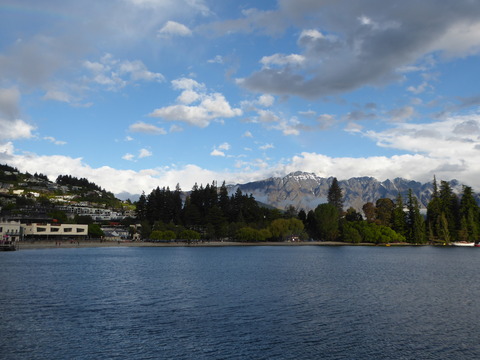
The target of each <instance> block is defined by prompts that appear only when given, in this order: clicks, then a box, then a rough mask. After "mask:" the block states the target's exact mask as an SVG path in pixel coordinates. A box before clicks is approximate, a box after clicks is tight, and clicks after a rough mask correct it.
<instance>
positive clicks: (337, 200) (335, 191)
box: [328, 177, 343, 214]
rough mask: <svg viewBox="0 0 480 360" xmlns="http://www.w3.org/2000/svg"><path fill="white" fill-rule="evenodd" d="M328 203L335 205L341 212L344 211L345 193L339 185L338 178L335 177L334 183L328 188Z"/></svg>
mask: <svg viewBox="0 0 480 360" xmlns="http://www.w3.org/2000/svg"><path fill="white" fill-rule="evenodd" d="M328 203H329V204H331V205H333V206H335V208H336V209H337V210H338V213H339V214H342V213H343V194H342V189H341V188H340V186H339V185H338V181H337V178H335V177H334V178H333V180H332V185H330V188H329V189H328Z"/></svg>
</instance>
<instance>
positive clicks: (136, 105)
mask: <svg viewBox="0 0 480 360" xmlns="http://www.w3.org/2000/svg"><path fill="white" fill-rule="evenodd" d="M0 33H1V34H2V36H1V37H0V163H3V164H8V165H11V166H14V167H17V168H18V169H19V170H20V171H28V172H30V173H32V174H33V173H36V172H37V173H42V174H44V175H47V176H48V177H49V178H50V180H53V181H54V180H55V179H56V177H57V176H58V175H61V174H63V175H66V174H68V175H72V176H76V177H85V178H87V179H89V180H90V181H92V182H95V183H96V184H98V185H100V186H101V187H103V188H105V189H106V190H108V191H111V192H113V193H115V194H117V195H119V196H123V197H129V196H130V195H134V194H141V193H142V191H144V192H145V193H149V192H150V191H151V190H152V189H154V188H156V187H157V186H159V187H160V188H162V187H167V186H168V187H170V188H174V187H175V186H176V185H177V184H179V185H180V187H181V188H182V190H190V189H191V187H192V186H193V185H194V184H195V183H198V184H203V185H206V184H208V183H212V182H213V181H217V182H218V183H219V184H221V183H222V182H223V181H225V182H226V183H227V184H237V183H247V182H250V181H256V180H262V179H265V178H268V177H271V176H285V175H287V174H288V173H291V172H294V171H306V172H312V173H315V174H316V175H318V176H321V177H330V176H334V177H337V178H338V179H339V180H343V179H348V178H351V177H358V176H371V177H374V178H377V179H378V180H380V181H383V180H385V179H394V178H396V177H402V178H406V179H411V180H416V181H422V182H429V181H432V179H433V177H434V176H436V179H437V180H451V179H457V180H459V181H460V182H462V183H463V184H465V185H469V186H472V187H473V190H474V191H476V192H478V191H480V176H479V175H480V161H479V160H480V107H479V105H480V86H479V84H480V61H479V60H480V58H479V55H480V36H479V34H480V3H478V2H477V1H476V0H442V1H434V0H422V1H418V0H402V1H388V0H387V1H385V0H356V1H351V0H349V1H346V0H276V1H275V0H262V1H244V0H109V1H97V0H82V1H75V0H42V1H41V2H39V1H38V0H0Z"/></svg>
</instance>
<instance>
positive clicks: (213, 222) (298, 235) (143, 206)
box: [135, 178, 480, 244]
mask: <svg viewBox="0 0 480 360" xmlns="http://www.w3.org/2000/svg"><path fill="white" fill-rule="evenodd" d="M327 199H328V202H327V203H324V204H320V205H318V206H317V207H316V208H315V209H314V210H310V211H308V213H307V212H305V211H304V210H300V211H297V209H295V208H294V207H292V206H290V207H288V208H287V209H286V210H285V211H280V210H278V209H274V208H269V207H266V206H261V205H260V204H259V203H258V202H257V201H256V200H255V198H254V197H253V196H252V195H251V194H250V195H246V194H243V193H242V191H241V190H240V189H237V190H236V192H235V193H234V194H232V195H229V194H228V189H227V187H226V185H225V182H224V183H223V184H222V185H221V186H220V187H219V186H217V184H216V182H213V183H212V184H207V185H206V186H205V187H204V186H203V185H200V186H198V185H197V184H195V185H194V187H193V188H192V190H191V191H190V192H189V193H188V194H187V195H186V196H185V195H184V194H183V192H182V190H181V189H180V186H179V185H177V186H176V188H175V190H170V189H169V188H168V187H167V188H165V187H164V188H162V189H160V188H159V187H157V188H156V189H154V190H152V192H151V193H150V194H148V195H145V194H144V193H143V194H142V195H141V196H140V198H139V200H138V201H137V202H136V204H135V205H136V215H137V219H138V220H140V221H141V222H142V236H143V237H144V238H154V239H158V240H160V239H162V240H171V239H178V238H188V239H199V238H202V239H210V240H218V239H231V240H237V241H285V240H291V241H295V240H307V239H311V240H322V241H344V242H350V243H360V242H362V243H364V242H365V243H375V244H381V243H391V242H407V243H415V244H424V243H427V242H430V243H448V242H452V241H458V240H465V241H477V240H478V236H479V235H480V234H479V232H480V230H479V229H480V208H479V206H478V204H477V202H476V200H475V196H474V194H473V191H472V188H471V187H468V186H463V191H462V194H461V195H460V196H457V195H456V194H454V192H453V190H452V188H451V186H450V185H449V183H448V182H446V181H441V183H440V186H438V185H437V182H436V179H435V178H434V181H433V194H432V198H431V201H430V202H429V204H428V206H427V212H426V214H425V213H424V212H423V211H422V210H421V209H420V205H419V201H418V199H417V198H416V197H415V196H414V195H413V192H412V190H409V192H408V194H407V195H406V196H405V198H404V197H403V196H402V195H401V194H398V196H397V198H396V199H395V200H392V199H389V198H382V199H378V200H377V201H376V202H375V203H373V202H367V203H366V204H364V205H363V207H362V210H363V211H362V212H358V211H357V210H355V209H354V208H352V207H350V208H349V209H347V210H346V211H345V210H344V208H343V192H342V189H341V188H340V187H339V185H338V181H337V179H336V178H333V180H332V183H331V185H330V187H329V190H328V197H327Z"/></svg>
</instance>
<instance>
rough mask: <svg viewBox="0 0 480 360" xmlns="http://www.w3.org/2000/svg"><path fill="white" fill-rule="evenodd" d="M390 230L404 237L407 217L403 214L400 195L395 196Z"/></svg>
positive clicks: (403, 206)
mask: <svg viewBox="0 0 480 360" xmlns="http://www.w3.org/2000/svg"><path fill="white" fill-rule="evenodd" d="M392 228H393V230H395V231H396V232H397V233H398V234H400V235H402V236H406V234H407V215H406V213H405V205H404V203H403V198H402V194H400V193H399V194H398V195H397V199H396V201H395V206H394V208H393V213H392Z"/></svg>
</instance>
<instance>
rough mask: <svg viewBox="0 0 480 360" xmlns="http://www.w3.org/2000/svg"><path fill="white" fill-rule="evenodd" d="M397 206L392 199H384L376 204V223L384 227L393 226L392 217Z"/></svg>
mask: <svg viewBox="0 0 480 360" xmlns="http://www.w3.org/2000/svg"><path fill="white" fill-rule="evenodd" d="M394 207H395V204H394V203H393V201H392V199H388V198H382V199H378V200H377V202H376V203H375V217H376V221H375V222H376V223H377V224H378V225H383V226H389V227H391V226H392V216H393V209H394Z"/></svg>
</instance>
